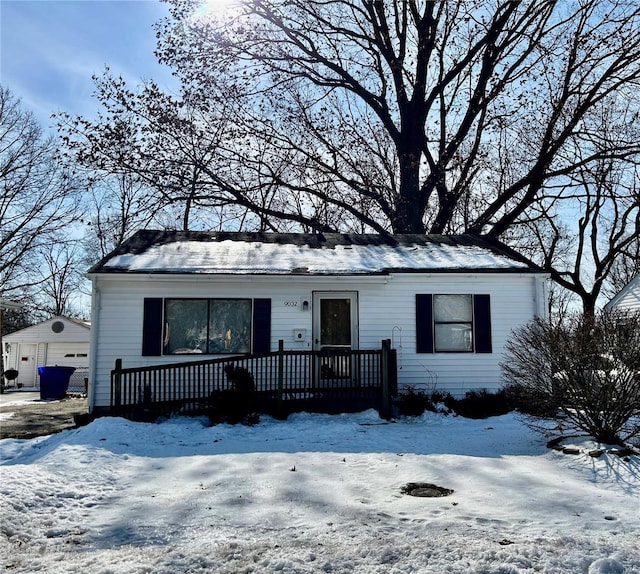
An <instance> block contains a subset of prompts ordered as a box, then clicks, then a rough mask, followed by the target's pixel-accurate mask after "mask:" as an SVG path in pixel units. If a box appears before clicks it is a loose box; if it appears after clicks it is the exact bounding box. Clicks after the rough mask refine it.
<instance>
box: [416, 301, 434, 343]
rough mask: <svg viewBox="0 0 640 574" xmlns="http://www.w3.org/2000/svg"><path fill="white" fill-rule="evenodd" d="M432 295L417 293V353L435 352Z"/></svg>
mask: <svg viewBox="0 0 640 574" xmlns="http://www.w3.org/2000/svg"><path fill="white" fill-rule="evenodd" d="M432 299H433V296H432V295H420V294H416V353H433V307H432Z"/></svg>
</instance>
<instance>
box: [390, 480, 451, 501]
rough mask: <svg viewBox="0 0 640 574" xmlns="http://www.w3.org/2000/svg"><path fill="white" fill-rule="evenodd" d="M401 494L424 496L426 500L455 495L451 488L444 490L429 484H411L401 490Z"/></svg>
mask: <svg viewBox="0 0 640 574" xmlns="http://www.w3.org/2000/svg"><path fill="white" fill-rule="evenodd" d="M400 492H401V493H402V494H408V495H409V496H422V497H424V498H438V497H439V496H449V495H450V494H453V490H451V489H450V488H444V487H442V486H438V485H436V484H430V483H428V482H409V483H407V484H405V485H404V486H403V487H402V488H401V489H400Z"/></svg>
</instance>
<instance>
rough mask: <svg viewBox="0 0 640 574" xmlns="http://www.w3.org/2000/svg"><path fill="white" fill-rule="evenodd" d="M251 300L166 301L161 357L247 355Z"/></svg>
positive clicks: (249, 336) (249, 347) (249, 340)
mask: <svg viewBox="0 0 640 574" xmlns="http://www.w3.org/2000/svg"><path fill="white" fill-rule="evenodd" d="M251 317H252V304H251V300H250V299H166V300H165V314H164V339H163V346H164V353H165V354H168V355H185V354H196V353H208V354H218V353H249V352H250V351H251Z"/></svg>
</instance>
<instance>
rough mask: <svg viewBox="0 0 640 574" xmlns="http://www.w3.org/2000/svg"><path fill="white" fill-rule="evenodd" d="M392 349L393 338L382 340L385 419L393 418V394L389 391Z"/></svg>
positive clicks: (382, 410) (381, 358) (383, 415)
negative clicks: (390, 354) (390, 351)
mask: <svg viewBox="0 0 640 574" xmlns="http://www.w3.org/2000/svg"><path fill="white" fill-rule="evenodd" d="M390 349H391V339H383V340H382V353H381V355H380V370H381V371H382V372H381V375H382V381H381V382H382V409H381V412H380V414H381V416H382V417H383V418H385V419H390V418H391V395H390V393H389V350H390Z"/></svg>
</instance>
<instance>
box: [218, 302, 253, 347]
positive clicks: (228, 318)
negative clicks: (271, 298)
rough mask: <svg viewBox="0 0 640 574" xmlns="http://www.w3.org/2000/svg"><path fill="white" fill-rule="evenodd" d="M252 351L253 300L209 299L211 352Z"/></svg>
mask: <svg viewBox="0 0 640 574" xmlns="http://www.w3.org/2000/svg"><path fill="white" fill-rule="evenodd" d="M249 352H251V300H249V299H211V300H210V301H209V353H249Z"/></svg>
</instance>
